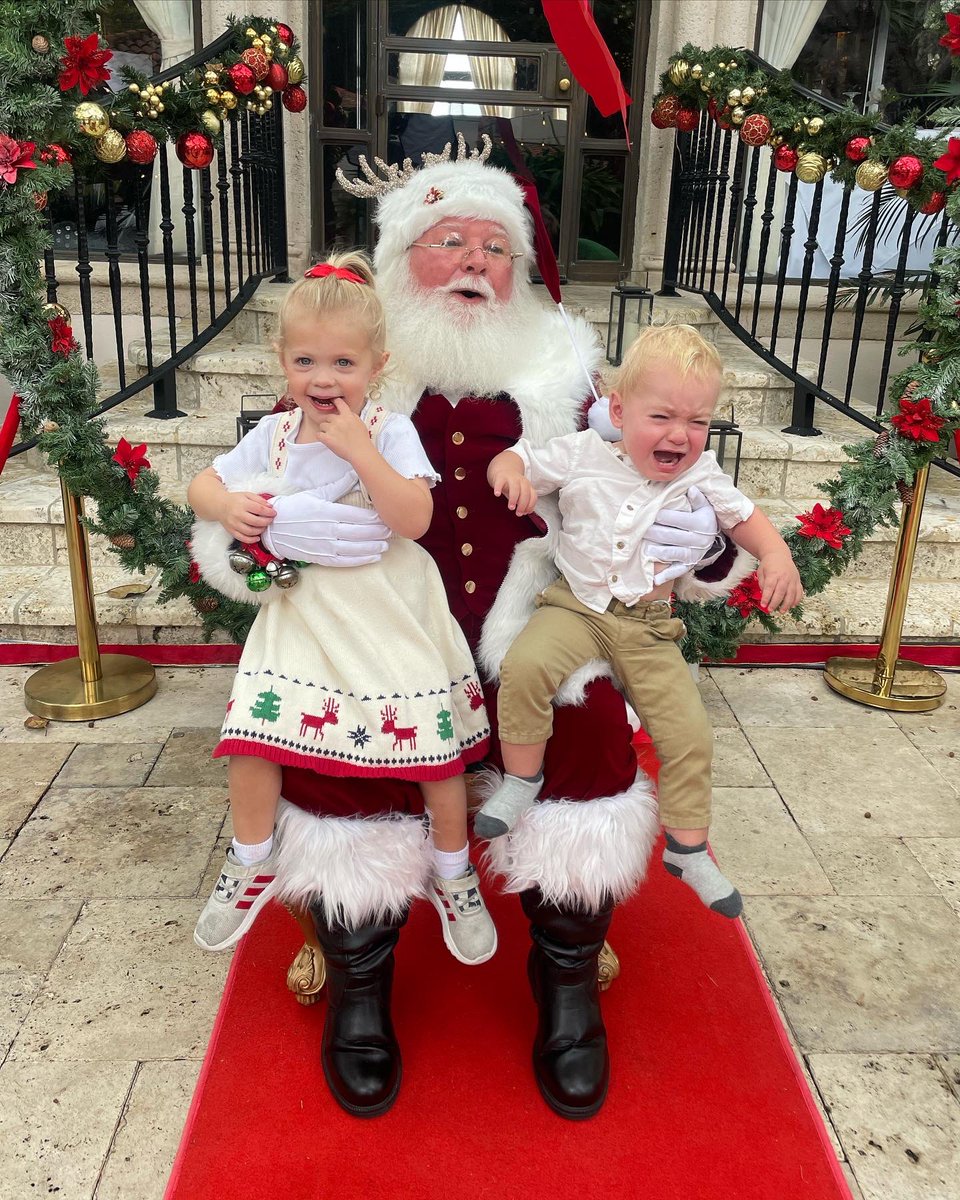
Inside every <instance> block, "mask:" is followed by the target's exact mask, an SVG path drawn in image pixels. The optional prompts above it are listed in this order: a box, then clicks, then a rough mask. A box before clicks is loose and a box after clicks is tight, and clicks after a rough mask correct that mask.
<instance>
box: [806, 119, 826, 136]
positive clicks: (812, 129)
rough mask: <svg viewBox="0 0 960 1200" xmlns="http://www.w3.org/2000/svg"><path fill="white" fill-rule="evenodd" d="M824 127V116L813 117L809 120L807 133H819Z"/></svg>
mask: <svg viewBox="0 0 960 1200" xmlns="http://www.w3.org/2000/svg"><path fill="white" fill-rule="evenodd" d="M821 129H823V117H811V118H810V120H809V121H808V122H807V133H819V132H820V130H821Z"/></svg>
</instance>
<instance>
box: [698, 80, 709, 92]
mask: <svg viewBox="0 0 960 1200" xmlns="http://www.w3.org/2000/svg"><path fill="white" fill-rule="evenodd" d="M700 91H701V92H709V91H710V84H709V83H707V81H706V80H705V79H701V80H700Z"/></svg>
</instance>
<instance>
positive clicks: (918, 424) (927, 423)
mask: <svg viewBox="0 0 960 1200" xmlns="http://www.w3.org/2000/svg"><path fill="white" fill-rule="evenodd" d="M890 424H891V425H893V427H894V428H895V429H896V431H897V433H899V434H900V436H901V437H908V438H913V440H914V441H915V442H939V441H940V430H941V429H942V428H943V427H944V425H945V424H946V421H945V420H944V418H943V417H938V416H937V415H936V414H935V413H934V411H933V405H932V404H931V402H930V397H929V396H921V397H920V399H919V400H908V399H907V397H906V396H903V397H902V398H901V400H900V411H899V412H898V413H896V414H895V415H894V416H892V417H891V418H890Z"/></svg>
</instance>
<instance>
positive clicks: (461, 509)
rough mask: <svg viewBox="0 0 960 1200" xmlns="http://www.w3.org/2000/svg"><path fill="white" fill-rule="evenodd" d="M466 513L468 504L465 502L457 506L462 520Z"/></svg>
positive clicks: (458, 514)
mask: <svg viewBox="0 0 960 1200" xmlns="http://www.w3.org/2000/svg"><path fill="white" fill-rule="evenodd" d="M466 515H467V506H466V505H465V504H461V505H459V506H458V508H457V516H458V517H459V518H460V520H461V521H462V520H463V518H464V517H465V516H466Z"/></svg>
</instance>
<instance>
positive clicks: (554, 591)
mask: <svg viewBox="0 0 960 1200" xmlns="http://www.w3.org/2000/svg"><path fill="white" fill-rule="evenodd" d="M684 632H685V631H684V627H683V622H682V621H680V620H678V619H677V618H676V617H672V616H671V615H670V606H669V604H667V603H665V602H664V601H656V602H646V601H641V602H640V603H638V604H635V605H634V606H633V607H632V608H628V607H627V606H626V605H625V604H621V603H620V602H619V601H614V602H612V603H611V605H610V608H609V609H608V610H607V611H606V612H603V613H597V612H594V611H593V610H592V609H589V608H587V607H586V605H584V604H581V603H580V601H579V600H578V599H577V598H576V596H574V594H573V592H572V591H571V590H570V585H569V584H568V583H567V581H566V580H565V579H563V578H561V579H559V580H558V581H557V582H556V583H554V584H551V586H550V587H548V588H547V589H546V591H545V592H543V593H542V595H541V596H540V597H539V598H538V600H537V611H536V612H535V613H534V614H533V616H532V617H531V618H530V620H529V621H528V622H527V625H526V627H525V628H524V629H523V631H522V632H521V633H520V635H519V636H518V637H517V639H516V640H515V641H514V643H513V645H512V646H511V647H510V649H509V651H508V652H507V655H506V658H504V660H503V666H502V667H501V670H500V693H499V697H498V700H497V714H498V720H499V727H500V738H501V740H502V741H505V742H514V743H516V744H517V745H533V744H536V743H537V742H546V741H547V740H548V739H549V737H550V733H551V731H552V729H553V709H552V704H551V702H552V700H553V698H554V696H555V695H556V694H557V689H558V688H559V687H560V684H561V683H562V682H563V680H564V679H566V678H567V676H568V675H570V674H571V673H572V672H573V671H575V670H576V669H577V668H578V667H582V666H583V665H584V663H587V662H589V661H590V660H591V659H594V658H604V659H606V660H607V661H608V662H609V663H610V665H611V666H612V667H613V670H614V672H615V673H616V675H617V678H618V679H619V680H620V682H621V683H622V684H623V687H624V690H625V692H626V693H627V696H628V697H629V700H630V703H631V705H632V706H633V708H634V709H635V710H636V712H637V715H638V716H639V717H640V719H641V720H642V721H643V725H644V728H645V729H646V731H647V732H648V733H649V734H650V737H651V738H652V739H653V744H654V747H655V749H656V751H657V757H658V759H659V760H660V764H661V765H660V777H659V785H658V791H659V802H660V820H661V821H662V822H663V824H664V825H667V826H669V827H671V828H674V829H701V828H706V827H707V826H708V825H709V824H710V801H711V785H710V769H711V764H712V760H713V730H712V729H711V727H710V722H709V719H708V718H707V714H706V710H705V709H704V707H703V702H702V701H701V699H700V693H699V691H698V690H697V685H696V684H695V683H694V681H693V677H692V676H691V674H690V668H689V667H688V666H687V664H686V663H685V662H684V660H683V656H682V654H681V653H680V650H679V648H678V647H677V642H678V641H679V639H680V638H682V637H683V635H684ZM580 751H581V753H583V754H589V753H590V747H589V746H581V747H580Z"/></svg>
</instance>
